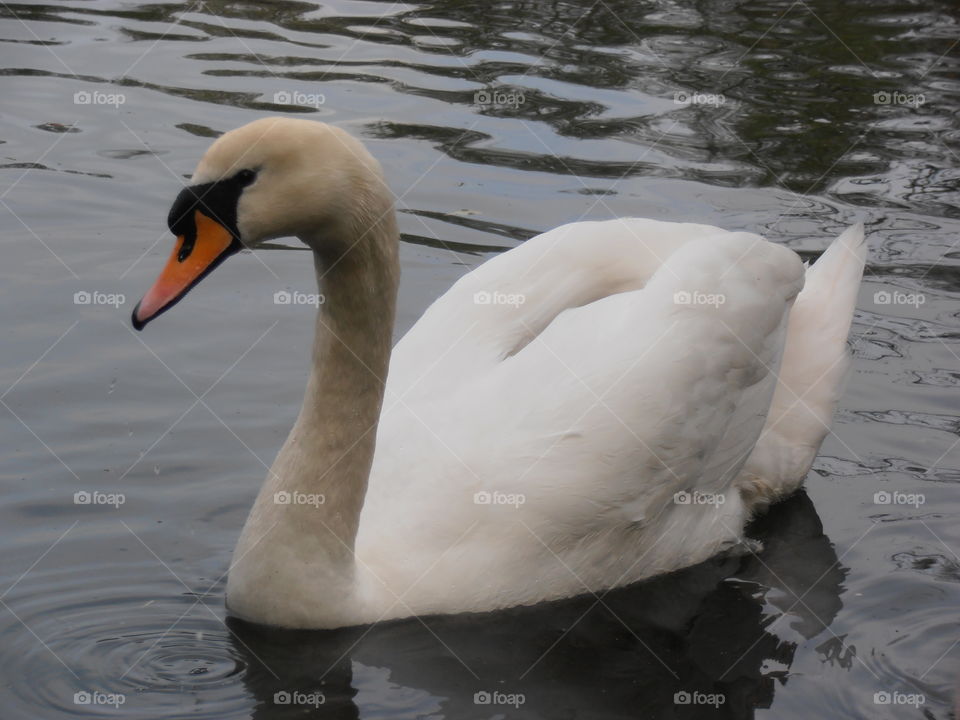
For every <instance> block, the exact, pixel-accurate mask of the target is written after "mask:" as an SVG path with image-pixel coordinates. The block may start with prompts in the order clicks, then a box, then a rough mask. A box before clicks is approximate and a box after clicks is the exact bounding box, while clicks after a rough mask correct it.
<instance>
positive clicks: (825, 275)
mask: <svg viewBox="0 0 960 720" xmlns="http://www.w3.org/2000/svg"><path fill="white" fill-rule="evenodd" d="M866 249H867V246H866V241H865V239H864V231H863V224H861V223H858V224H857V225H854V226H853V227H850V228H848V229H847V230H846V231H845V232H844V233H843V234H841V235H840V237H838V238H837V239H836V240H834V241H833V243H832V244H831V245H830V247H829V248H827V250H826V252H824V253H823V255H821V256H820V259H819V260H817V261H816V262H815V263H814V264H813V266H812V267H810V268H808V270H807V273H806V282H805V284H804V287H803V290H802V291H801V292H800V294H799V295H798V296H797V300H796V302H795V303H794V306H793V309H792V310H791V311H790V319H789V324H788V326H787V339H786V344H785V346H784V350H783V360H782V361H781V365H780V372H779V374H778V381H777V389H776V391H775V392H774V396H773V400H772V402H771V404H770V412H769V413H768V415H767V419H766V422H765V424H764V428H763V431H762V432H761V434H760V439H759V440H758V441H757V444H756V447H755V448H754V450H753V452H752V453H751V455H750V457H749V458H748V459H747V462H746V464H745V465H744V468H743V471H742V472H741V475H740V477H739V478H738V481H737V482H738V484H739V485H740V488H741V493H742V494H743V496H744V499H745V500H746V501H747V502H748V503H749V504H750V505H751V506H753V507H755V508H759V507H763V506H765V505H767V504H769V503H770V502H773V501H775V500H777V499H779V498H781V497H784V496H785V495H788V494H789V493H791V492H793V491H794V490H796V489H797V488H798V487H799V486H800V485H801V484H802V483H803V480H804V478H805V477H806V475H807V473H808V472H809V470H810V466H811V465H812V464H813V460H814V458H815V457H816V454H817V450H818V449H819V447H820V443H821V442H823V439H824V438H825V437H826V436H827V433H828V432H829V431H830V421H831V418H832V417H833V411H834V408H835V407H836V404H837V400H838V399H839V397H840V392H841V390H842V386H843V381H844V379H845V378H846V375H847V371H848V369H849V365H850V355H849V352H848V351H847V335H848V334H849V332H850V324H851V322H852V321H853V311H854V309H855V307H856V301H857V292H858V290H859V287H860V280H861V278H862V276H863V266H864V263H865V261H866Z"/></svg>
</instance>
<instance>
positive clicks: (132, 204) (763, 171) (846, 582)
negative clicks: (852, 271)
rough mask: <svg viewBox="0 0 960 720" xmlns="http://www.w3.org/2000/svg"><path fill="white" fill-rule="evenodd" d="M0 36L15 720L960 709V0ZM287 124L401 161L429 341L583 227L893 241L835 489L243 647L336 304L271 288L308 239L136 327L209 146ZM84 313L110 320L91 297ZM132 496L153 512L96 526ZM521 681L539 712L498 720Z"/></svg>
mask: <svg viewBox="0 0 960 720" xmlns="http://www.w3.org/2000/svg"><path fill="white" fill-rule="evenodd" d="M0 14H2V16H3V18H4V20H3V24H2V27H0V39H2V40H3V45H2V47H3V55H2V58H3V59H2V61H0V68H2V69H0V73H2V84H0V92H2V95H0V97H2V106H0V108H2V109H0V113H2V118H3V125H2V130H0V197H2V204H0V218H2V223H3V224H2V228H3V233H2V245H0V248H2V251H3V254H4V262H3V263H2V269H0V273H2V277H3V282H2V284H0V298H2V301H0V318H2V327H3V328H4V333H3V345H2V348H3V357H2V363H0V368H2V369H0V391H2V393H3V394H2V400H3V407H0V423H2V437H3V449H4V452H3V464H2V466H0V479H2V497H3V501H2V504H0V545H2V547H3V555H2V559H0V600H2V603H3V607H0V703H2V707H3V713H2V714H3V717H4V719H5V720H6V719H8V718H9V719H11V720H16V719H18V718H31V719H32V718H36V717H43V718H45V719H51V718H61V717H85V718H86V717H97V716H115V717H124V718H186V717H190V718H198V717H208V718H248V717H254V718H258V719H266V718H270V719H273V718H285V717H302V716H305V715H306V716H316V717H348V718H357V717H362V718H385V719H386V718H389V719H391V720H392V719H398V718H441V717H445V718H456V719H458V720H460V719H470V718H490V717H509V718H551V719H553V718H596V719H599V720H605V719H607V718H661V717H663V718H668V717H669V718H672V717H678V718H703V717H729V718H748V717H756V718H778V719H779V718H808V717H829V718H835V717H836V718H839V717H852V718H861V717H869V718H872V719H877V720H879V719H881V718H904V717H917V718H920V717H925V718H939V719H942V718H948V717H956V715H954V714H952V713H953V711H952V710H951V707H952V704H953V698H954V694H955V692H954V691H955V686H956V681H957V678H958V675H960V646H958V641H960V632H958V630H960V623H958V619H957V614H956V610H955V608H956V607H957V605H958V601H960V584H958V581H960V558H958V555H957V551H958V549H960V531H958V529H957V528H958V523H957V520H958V518H960V501H958V500H957V499H956V485H957V482H958V480H960V450H958V448H957V442H958V437H957V436H958V431H960V423H958V419H957V416H956V407H957V400H958V381H960V370H958V367H960V357H958V347H960V335H958V332H957V330H956V327H957V316H958V312H957V307H958V306H957V298H958V292H960V277H958V268H960V252H958V250H957V248H956V243H957V239H958V238H957V231H958V229H960V211H958V209H957V207H958V199H960V193H958V189H960V171H958V167H960V157H958V153H960V128H958V123H957V117H956V108H957V101H958V98H960V81H958V79H957V78H958V75H957V71H958V69H960V57H958V56H960V50H958V48H957V47H956V43H957V39H958V37H960V27H958V22H960V13H958V11H957V9H956V6H955V5H952V4H951V3H948V2H935V1H932V0H929V1H925V0H912V1H908V0H888V1H880V2H877V1H873V0H871V2H866V1H865V0H861V1H860V2H851V3H842V4H837V3H829V2H825V1H823V0H808V1H807V2H804V3H791V2H787V1H786V0H769V1H767V2H745V3H734V2H731V1H730V0H717V1H715V2H700V3H692V2H690V3H684V2H670V1H668V0H657V1H654V2H636V1H635V0H630V1H627V0H602V1H601V2H598V3H596V4H593V5H591V4H590V3H589V2H566V3H564V2H556V3H550V2H499V3H494V4H487V3H480V2H477V3H454V2H432V3H422V4H413V3H410V4H400V3H388V2H368V1H365V2H346V1H344V0H337V1H335V2H332V3H326V4H323V5H314V4H311V3H305V2H294V1H287V2H278V3H272V4H269V5H266V4H262V3H260V4H255V3H244V2H233V3H225V2H207V3H196V4H189V3H179V2H157V3H151V4H144V5H138V4H135V3H120V2H117V1H116V0H90V1H81V0H73V1H72V2H65V3H60V4H47V5H43V4H25V3H14V4H10V5H4V6H3V7H2V8H0ZM484 92H486V93H487V95H486V96H484V95H482V94H481V95H479V96H478V93H484ZM77 93H87V95H76V94H77ZM94 93H96V94H94ZM495 93H499V95H497V96H496V97H495V98H494V99H496V100H498V101H500V102H499V104H484V103H487V101H488V100H490V99H491V95H492V94H495ZM678 93H680V94H681V95H683V96H685V97H681V98H680V99H681V100H684V99H686V100H687V101H688V102H687V103H686V104H680V103H678V102H677V99H678V98H677V94H678ZM877 93H887V95H879V96H877V97H876V98H875V94H877ZM896 93H899V94H896ZM720 95H722V96H723V97H722V98H721V97H720ZM111 96H113V97H111ZM321 96H322V97H321ZM920 96H922V97H920ZM121 97H122V103H121V102H120V101H121ZM84 100H89V102H83V101H84ZM884 100H887V101H888V102H886V103H884V102H883V101H884ZM921 100H922V101H923V102H922V104H921V103H920V101H921ZM521 101H522V102H521ZM286 103H298V104H299V106H298V107H291V106H290V105H288V104H286ZM266 113H291V114H293V113H303V114H305V115H306V116H308V117H313V118H318V119H323V120H326V121H330V122H335V123H337V124H339V125H341V126H343V127H345V128H347V129H349V130H351V131H352V132H354V133H356V134H358V135H360V136H362V137H363V138H364V139H365V141H366V142H367V143H368V145H369V146H370V148H371V150H372V151H373V153H374V154H375V155H376V156H377V157H378V158H379V159H380V160H381V161H382V162H383V164H384V167H385V168H386V171H387V173H388V176H389V178H390V182H391V185H392V187H393V189H394V191H395V192H396V193H397V195H398V196H399V197H400V201H399V209H400V210H401V216H400V222H401V228H402V231H403V243H402V263H403V272H404V277H403V285H402V288H401V297H400V311H399V313H400V314H399V323H398V325H399V328H398V331H399V332H403V331H405V330H406V329H407V328H408V327H410V325H411V324H412V323H413V322H414V321H415V320H416V318H417V317H419V315H420V314H421V312H422V311H423V309H424V308H425V307H426V306H427V305H428V304H429V303H430V302H431V301H432V300H433V299H434V298H436V297H437V296H438V295H440V294H441V293H442V292H443V291H444V290H445V289H446V288H447V287H448V286H449V285H450V284H451V283H452V282H453V281H454V280H455V279H456V278H457V277H459V276H460V275H461V274H463V273H464V272H467V271H468V270H469V269H471V268H473V267H476V266H477V265H478V264H480V263H481V262H483V261H484V260H485V259H487V258H488V257H490V256H492V255H494V254H496V253H497V252H500V251H502V250H504V249H508V248H511V247H514V246H516V245H517V244H519V243H521V242H523V240H524V239H526V238H527V237H529V236H531V235H532V234H534V233H536V232H539V231H542V230H546V229H548V228H550V227H553V226H555V225H558V224H560V223H563V222H568V221H572V220H577V219H580V218H590V219H601V218H607V217H611V216H617V215H639V216H650V217H657V218H662V219H676V220H679V219H684V220H690V221H696V222H705V223H713V224H717V225H722V226H724V227H727V228H729V229H747V230H754V231H759V232H763V233H765V234H767V235H768V236H769V237H770V238H772V239H774V240H776V241H777V242H781V243H784V244H787V245H789V246H790V247H793V248H795V249H797V250H798V251H801V253H802V254H804V256H805V257H814V256H815V254H816V252H817V251H819V250H821V249H823V248H824V247H825V245H826V243H827V242H828V240H829V239H830V238H831V237H832V236H834V235H835V234H837V233H838V232H839V231H840V230H841V229H842V228H843V227H844V226H846V225H847V224H849V223H851V222H853V221H855V220H857V219H862V220H864V221H866V222H867V224H868V231H869V243H870V259H869V267H868V270H867V275H866V279H865V281H864V284H863V289H862V292H861V294H860V301H859V309H858V312H857V315H856V319H855V321H854V326H853V331H852V340H853V347H854V353H855V358H856V361H855V368H854V373H853V375H852V377H851V380H850V383H849V386H848V388H847V391H846V394H845V396H844V399H843V402H842V406H841V409H840V411H839V413H838V416H837V420H836V423H835V430H836V434H835V435H834V436H831V437H829V438H828V439H827V441H826V442H825V443H824V446H823V449H822V452H821V456H820V457H819V459H818V460H817V462H816V464H815V466H814V471H813V472H811V474H810V477H809V479H808V482H807V491H806V493H805V494H800V495H798V496H797V497H795V498H793V499H791V500H789V501H788V502H785V503H783V504H782V505H780V506H778V507H776V508H775V509H774V510H773V512H771V514H770V515H769V516H767V517H766V518H764V519H763V520H762V521H760V522H759V523H758V524H757V527H755V528H754V529H753V531H752V533H753V535H754V536H755V537H757V538H760V539H762V540H763V542H764V544H765V550H764V552H763V553H762V554H761V555H760V556H759V557H758V558H748V559H745V560H743V561H739V560H717V561H714V562H710V563H707V564H705V565H703V566H700V567H697V568H693V569H691V570H689V571H685V572H683V573H679V574H678V575H676V576H673V577H669V578H663V579H659V580H656V581H654V582H651V583H647V584H644V585H641V586H639V587H633V588H627V589H624V590H619V591H617V592H614V593H610V594H609V595H605V596H601V597H600V598H596V597H593V596H589V595H588V596H586V597H583V598H577V599H573V600H570V601H566V602H562V603H556V604H551V605H545V606H540V607H536V608H526V609H517V610H513V611H509V612H503V613H497V614H492V615H478V616H460V617H447V618H425V619H422V620H407V621H401V622H395V623H390V624H388V625H380V626H376V627H374V628H373V629H372V630H371V629H359V630H349V631H338V632H326V633H306V634H305V633H278V632H264V631H261V630H258V629H257V628H253V627H249V626H244V625H241V624H237V623H233V622H226V623H225V617H224V611H223V588H224V574H225V571H226V568H227V563H228V561H229V557H230V552H231V549H232V547H233V544H234V542H235V540H236V537H237V534H238V532H239V529H240V526H241V524H242V522H243V519H244V517H245V513H246V511H247V508H248V507H249V505H250V503H251V502H252V499H253V496H254V494H255V492H256V489H257V487H258V485H259V483H260V481H261V478H262V477H263V476H264V474H265V469H264V466H265V465H267V464H269V463H270V461H271V460H272V458H273V456H274V454H275V453H276V451H277V450H278V448H279V446H280V444H281V442H282V440H283V438H284V437H285V434H286V432H287V430H288V428H289V427H290V425H291V423H292V421H293V418H294V416H295V413H296V409H297V407H298V404H299V401H300V398H301V397H302V391H303V384H304V379H305V374H306V367H307V356H308V343H309V332H305V328H307V327H312V326H311V325H309V323H310V320H309V318H310V315H311V312H312V308H310V307H305V306H278V305H275V304H274V303H273V301H272V296H273V293H275V292H277V291H279V290H290V291H302V292H312V291H313V288H312V286H311V283H312V273H311V272H310V270H309V269H308V268H307V267H305V265H306V264H307V256H306V255H305V251H304V250H302V249H300V248H299V247H298V246H297V244H296V243H295V242H293V241H283V242H278V243H276V244H275V248H274V249H270V250H266V251H264V252H261V253H258V255H257V256H256V257H255V256H252V255H249V254H247V255H243V256H241V257H239V258H236V259H233V260H231V261H230V262H229V263H227V264H226V265H225V266H224V267H223V268H221V269H220V270H218V271H217V273H216V274H215V275H214V276H213V277H212V278H211V279H209V280H208V281H206V282H204V283H203V284H202V285H201V286H200V287H198V288H197V289H196V290H195V291H194V292H193V293H192V294H191V296H190V298H189V300H188V301H187V302H186V304H184V305H181V306H179V307H178V308H176V309H175V310H173V311H172V312H171V313H170V314H169V315H167V316H165V317H164V318H163V319H162V320H161V321H158V322H156V323H155V324H153V325H151V327H150V331H149V332H148V333H145V334H143V335H136V334H134V333H133V332H132V330H131V329H130V326H129V322H128V316H129V312H130V309H131V307H132V304H133V302H135V300H136V299H137V298H139V296H140V295H141V294H142V292H143V291H144V290H145V289H146V288H147V287H148V285H149V283H150V282H151V281H152V279H153V277H154V276H155V274H156V273H157V271H158V269H159V267H160V265H161V264H162V262H163V259H164V258H165V256H166V254H167V252H168V251H169V247H170V244H171V238H170V237H168V235H167V233H166V228H165V223H164V220H165V215H166V211H167V209H168V207H169V204H170V203H171V202H172V200H173V198H174V197H175V195H176V193H177V191H178V189H179V187H180V186H181V183H182V182H183V180H184V178H185V177H186V176H188V175H189V174H190V172H191V171H192V168H193V165H194V163H195V162H196V160H197V159H198V158H199V156H200V155H201V153H202V152H203V150H204V148H205V147H206V146H207V144H208V143H209V142H210V138H212V137H214V136H216V135H217V134H218V133H220V132H223V131H225V130H228V129H230V128H232V127H235V126H237V125H240V124H242V123H244V122H247V121H249V120H251V119H253V118H256V117H259V116H262V115H264V114H266ZM84 292H85V293H91V294H93V293H100V294H99V295H91V296H90V297H91V299H92V300H93V302H91V303H90V304H75V301H74V296H75V294H76V293H84ZM884 293H886V294H884ZM896 293H899V294H896ZM111 295H115V296H123V297H112V298H111V297H110V296H111ZM84 297H85V296H80V300H81V301H82V300H83V299H84ZM911 298H912V299H911ZM885 300H889V301H890V302H885ZM95 491H96V492H100V493H104V494H110V493H114V494H116V493H122V494H123V503H122V504H119V501H120V498H119V497H114V498H112V499H113V500H114V501H116V503H117V506H116V507H114V506H112V505H109V504H108V505H104V504H92V503H91V504H76V503H75V501H74V495H75V493H78V492H88V493H92V492H95ZM881 491H887V492H893V491H899V492H901V493H906V494H913V495H916V496H919V495H922V496H923V498H922V499H923V500H924V502H923V503H922V504H920V503H919V500H920V498H919V497H915V498H913V499H914V500H917V501H918V502H915V503H913V504H903V503H901V504H878V503H877V502H875V493H877V492H881ZM900 497H901V496H898V498H900ZM81 499H82V496H81ZM98 499H102V500H110V499H111V498H110V497H107V496H98ZM84 691H86V692H90V693H93V692H97V693H102V694H103V695H98V696H97V698H96V699H97V701H98V702H99V701H105V702H107V701H110V700H111V699H112V700H114V701H115V702H119V700H120V699H121V698H120V697H119V695H122V700H123V704H122V706H120V707H119V709H117V708H116V707H114V706H112V705H105V704H82V702H81V703H78V702H77V700H79V701H82V700H84V699H85V698H84V697H83V696H79V697H78V698H75V693H78V692H84ZM494 691H496V692H499V693H502V695H500V696H497V699H498V701H503V702H505V703H511V702H512V704H482V703H481V704H477V703H476V702H475V700H481V701H482V700H483V699H485V696H484V695H482V694H481V695H480V696H479V697H475V695H476V694H477V693H485V692H486V693H493V692H494ZM284 692H285V693H289V694H290V697H291V699H292V700H295V701H297V702H301V703H304V702H305V703H314V704H318V703H319V702H320V699H321V695H322V699H323V704H322V705H319V706H318V709H317V710H316V711H312V710H308V709H307V708H306V707H305V706H304V705H303V704H299V705H297V704H288V705H284V704H279V703H278V702H277V700H278V699H279V700H283V699H284V697H285V696H283V695H281V696H279V698H276V697H275V694H276V693H284ZM678 692H688V693H694V692H699V693H702V694H703V695H701V696H697V697H698V698H699V699H701V700H702V699H703V698H704V697H706V696H708V695H711V694H717V693H720V694H722V695H723V697H724V699H725V702H724V703H723V704H722V705H720V706H719V707H717V708H714V707H713V706H709V705H708V706H703V705H683V704H680V705H678V704H675V702H674V696H675V693H678ZM875 693H888V694H890V695H893V694H896V693H899V694H896V695H893V702H891V703H889V704H884V703H882V702H880V703H877V702H875V699H879V700H881V701H882V700H884V699H886V698H887V697H888V696H882V695H881V696H880V697H879V698H875ZM108 694H114V695H115V697H111V696H109V695H108ZM921 695H922V703H920V698H919V696H921ZM521 696H522V698H521ZM911 698H912V700H911ZM521 699H522V700H523V702H522V704H521V703H520V700H521ZM905 701H911V702H914V701H915V702H914V704H907V705H904V704H903V703H904V702H905ZM898 703H899V704H898Z"/></svg>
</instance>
